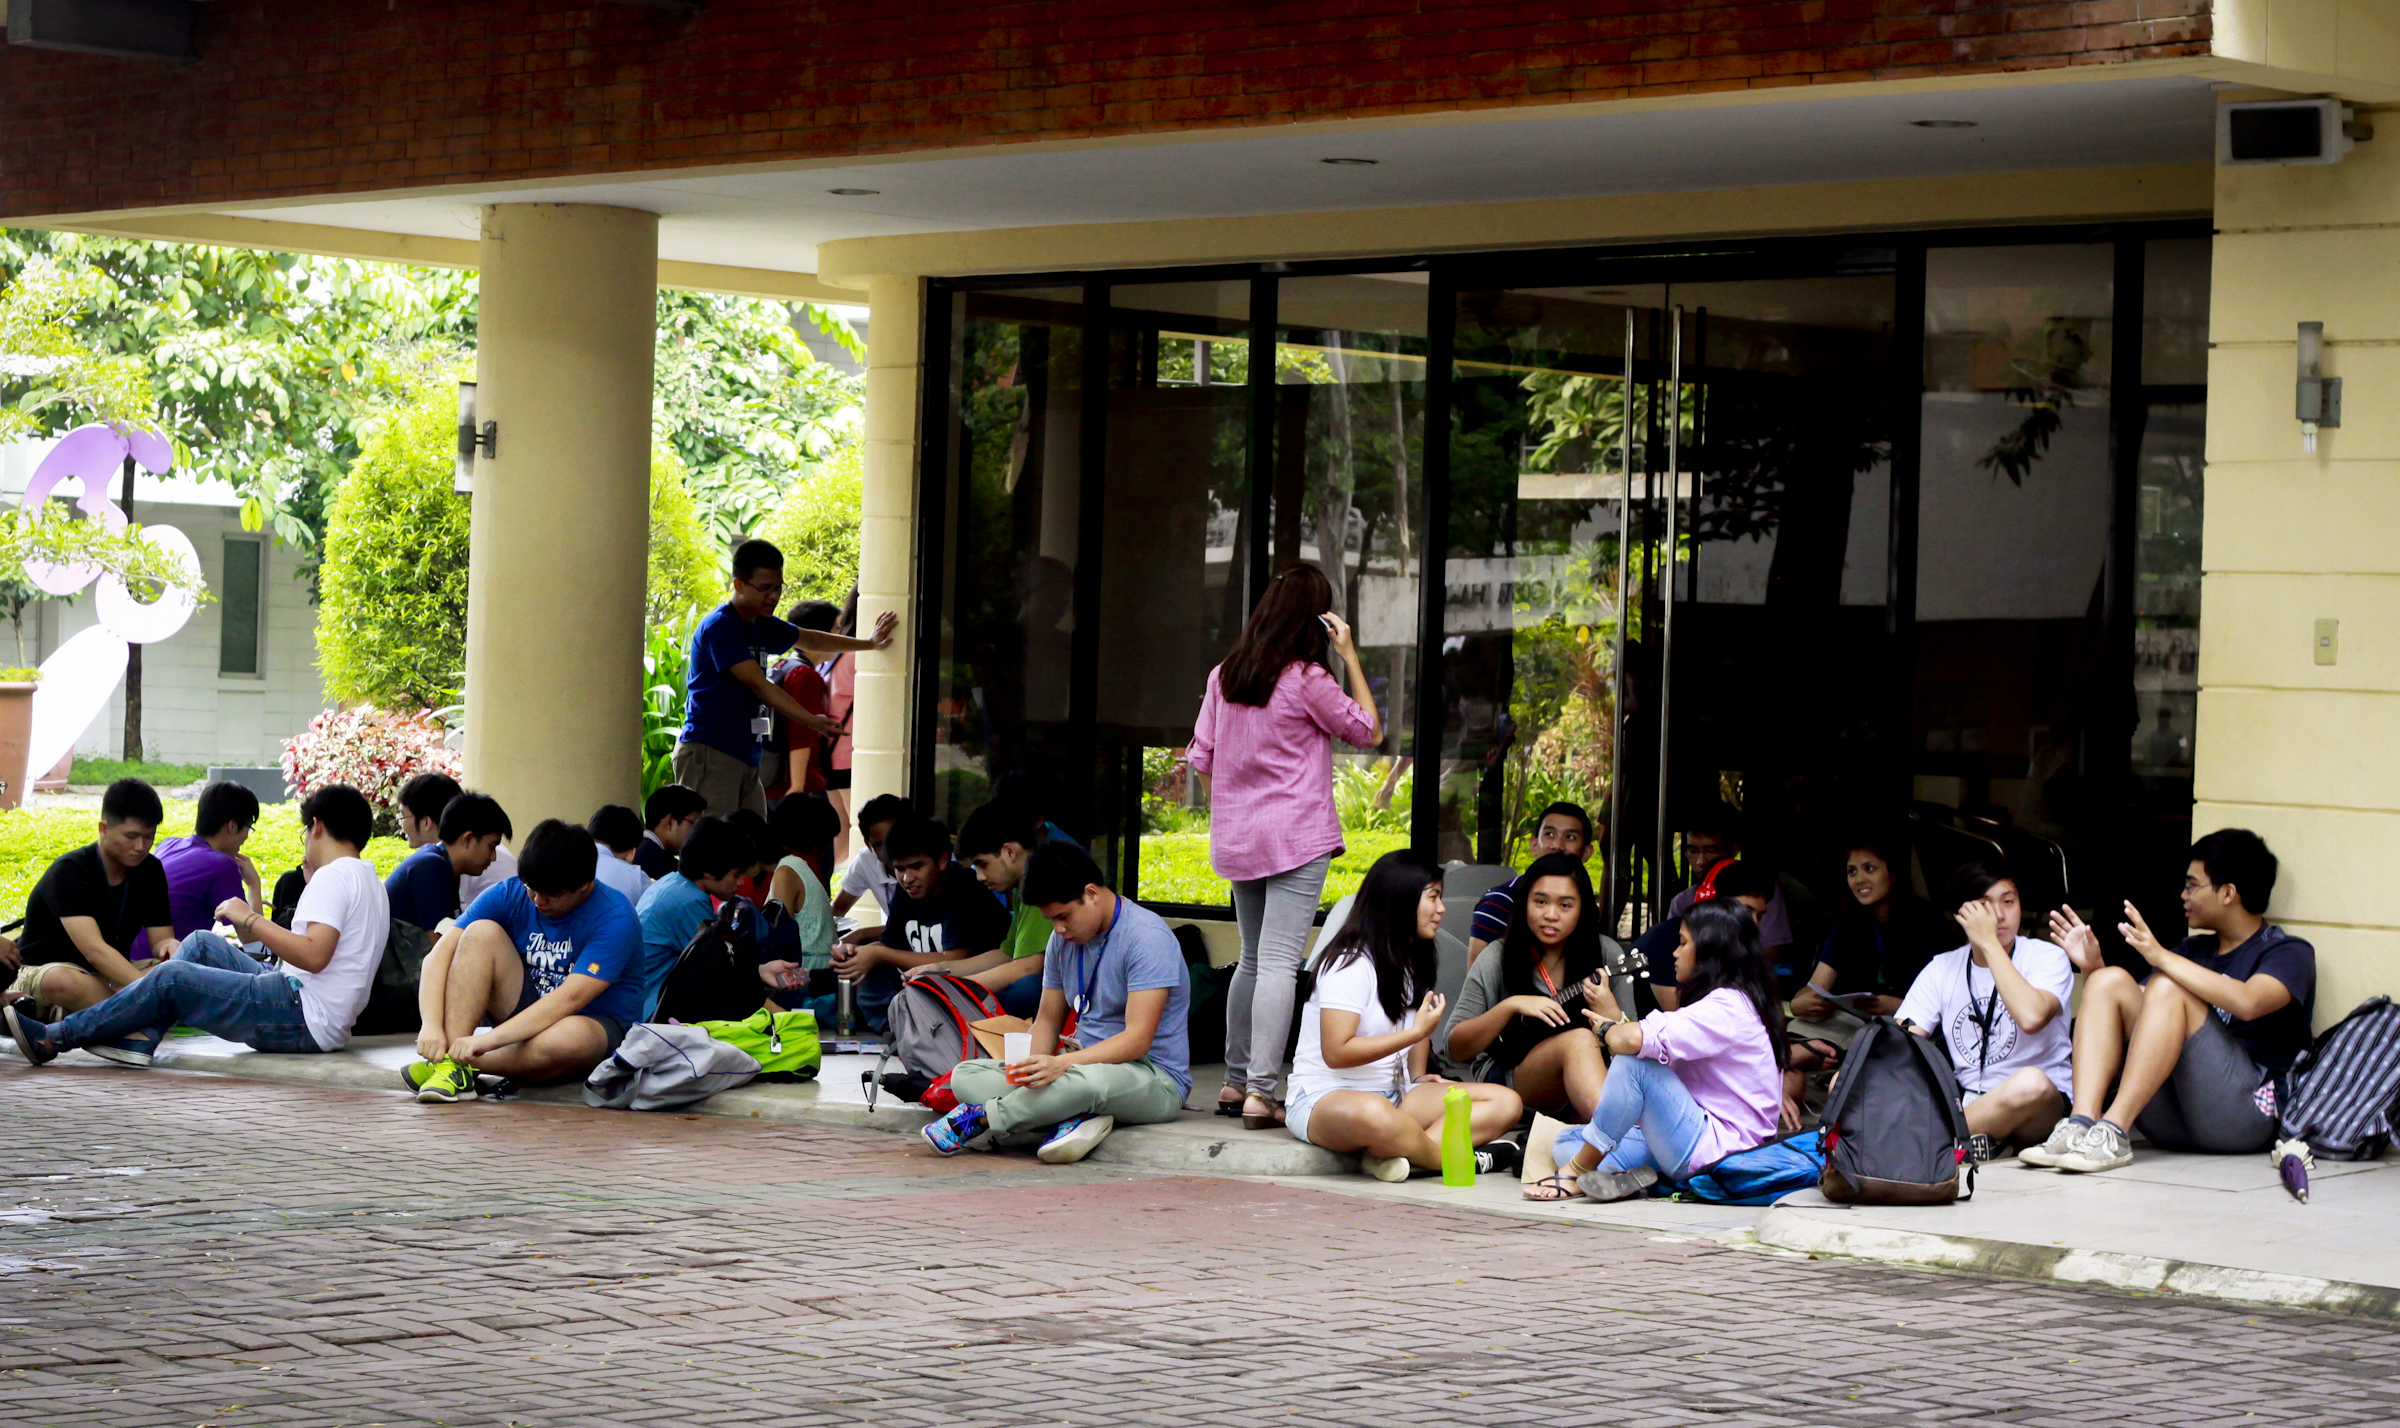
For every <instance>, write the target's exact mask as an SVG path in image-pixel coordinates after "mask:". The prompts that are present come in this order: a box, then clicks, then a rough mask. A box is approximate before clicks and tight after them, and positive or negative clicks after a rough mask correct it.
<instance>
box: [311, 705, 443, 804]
mask: <svg viewBox="0 0 2400 1428" xmlns="http://www.w3.org/2000/svg"><path fill="white" fill-rule="evenodd" d="M444 733H445V730H444V729H443V727H442V721H441V719H440V717H439V716H437V715H436V714H435V713H434V712H433V711H432V710H430V709H426V710H419V711H417V712H416V713H413V714H402V713H398V712H390V713H387V712H385V711H383V710H380V709H377V708H375V707H374V706H373V705H369V704H362V705H359V706H358V707H357V708H355V709H328V710H326V711H325V712H324V713H322V714H319V715H318V716H317V717H316V718H314V719H311V720H309V721H308V728H307V729H305V730H303V731H302V732H300V733H298V734H295V735H293V736H292V737H291V738H289V739H286V740H284V741H283V781H284V782H285V783H286V784H288V785H290V786H291V790H292V796H293V797H294V798H306V797H307V796H308V795H309V793H310V791H312V790H314V789H317V788H321V787H323V786H325V785H326V784H330V783H346V784H348V785H350V786H351V787H352V788H355V789H357V790H358V791H359V792H360V793H363V794H365V795H366V796H367V802H368V803H369V804H371V805H373V807H374V809H375V812H376V813H377V814H378V815H382V814H388V813H390V812H391V811H392V810H393V809H395V808H397V807H398V806H399V803H400V785H402V784H404V783H406V782H408V780H409V778H410V777H411V776H412V775H415V774H420V773H445V774H448V775H450V777H452V778H459V777H461V772H460V771H461V764H460V761H459V757H458V751H457V750H455V749H452V748H450V747H448V746H446V745H445V744H444V743H443V742H442V738H443V735H444Z"/></svg>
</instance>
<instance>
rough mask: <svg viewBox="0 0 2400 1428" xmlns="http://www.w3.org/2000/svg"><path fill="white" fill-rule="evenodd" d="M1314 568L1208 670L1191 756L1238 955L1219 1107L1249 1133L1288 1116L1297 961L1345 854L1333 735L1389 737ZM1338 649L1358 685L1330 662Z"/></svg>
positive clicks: (1254, 614) (1269, 604) (1228, 1001)
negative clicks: (1203, 787) (1286, 1083)
mask: <svg viewBox="0 0 2400 1428" xmlns="http://www.w3.org/2000/svg"><path fill="white" fill-rule="evenodd" d="M1332 610H1333V586H1332V585H1330V584H1329V583H1327V581H1326V579H1325V575H1324V572H1322V571H1320V570H1318V569H1317V568H1316V567H1315V566H1313V565H1295V566H1293V567H1292V568H1291V569H1289V570H1286V571H1284V572H1283V573H1282V574H1281V575H1278V576H1276V577H1275V578H1274V580H1272V581H1271V582H1269V583H1268V585H1267V593H1266V596H1265V598H1263V599H1261V600H1260V601H1259V602H1258V608H1257V609H1255V610H1253V611H1251V612H1250V622H1249V623H1248V624H1246V625H1244V626H1243V627H1242V635H1241V638H1240V639H1238V640H1236V641H1234V644H1233V649H1232V651H1231V652H1230V653H1228V654H1227V655H1226V656H1225V662H1224V663H1223V664H1220V665H1218V666H1217V667H1216V668H1215V669H1212V670H1210V671H1209V672H1208V693H1207V695H1206V696H1205V697H1204V698H1202V700H1201V701H1200V717H1199V718H1198V719H1196V720H1194V721H1193V724H1192V746H1191V749H1190V751H1189V753H1188V755H1187V758H1188V761H1189V763H1190V766H1191V769H1192V772H1194V773H1196V774H1198V775H1200V776H1201V778H1202V779H1204V780H1206V782H1207V786H1208V801H1209V861H1210V862H1211V863H1212V864H1214V865H1215V867H1216V870H1217V876H1219V877H1221V878H1224V879H1225V880H1226V881H1228V882H1230V883H1232V884H1233V913H1234V918H1235V920H1236V921H1238V922H1239V923H1240V924H1241V928H1242V961H1241V965H1240V966H1239V967H1237V968H1235V970H1234V974H1233V984H1232V986H1230V987H1228V988H1227V989H1226V994H1225V1089H1224V1092H1223V1093H1222V1094H1221V1095H1220V1096H1219V1097H1218V1100H1217V1113H1218V1114H1219V1115H1228V1116H1230V1115H1239V1116H1240V1117H1241V1118H1242V1124H1243V1125H1244V1126H1245V1127H1248V1128H1249V1129H1251V1130H1263V1129H1266V1128H1268V1127H1271V1126H1278V1125H1281V1124H1283V1120H1284V1116H1283V1107H1282V1104H1281V1102H1280V1100H1279V1098H1278V1096H1277V1094H1276V1093H1277V1091H1278V1090H1279V1089H1280V1088H1281V1085H1282V1079H1283V1056H1284V1052H1285V1050H1286V1047H1285V1045H1284V1043H1285V1040H1286V1038H1288V1037H1289V1036H1290V1034H1291V1024H1292V1000H1293V996H1294V994H1295V992H1296V991H1297V990H1298V987H1299V982H1300V956H1301V953H1302V952H1303V951H1304V950H1305V949H1306V947H1307V945H1308V930H1309V928H1310V926H1312V925H1313V924H1314V923H1315V921H1316V916H1317V901H1318V899H1319V897H1320V896H1322V895H1323V893H1324V891H1325V873H1326V870H1327V869H1328V868H1329V867H1331V866H1332V863H1333V859H1334V857H1335V856H1336V855H1337V854H1339V853H1340V852H1341V851H1342V826H1341V820H1340V819H1339V818H1337V817H1336V816H1335V814H1334V809H1333V741H1334V740H1335V739H1336V738H1338V739H1340V740H1341V741H1342V742H1343V743H1346V744H1349V745H1352V746H1353V747H1356V748H1361V749H1369V748H1373V747H1374V746H1375V745H1377V744H1379V743H1381V742H1383V725H1382V722H1381V721H1380V720H1378V719H1377V718H1376V716H1375V696H1374V694H1373V692H1372V691H1371V690H1370V689H1369V688H1368V686H1367V672H1366V670H1365V669H1363V668H1361V667H1360V665H1359V662H1358V650H1357V647H1356V646H1354V645H1353V644H1352V643H1351V642H1350V626H1349V625H1348V624H1346V623H1344V622H1343V620H1342V617H1341V616H1339V615H1336V614H1333V613H1332ZM1329 646H1330V647H1331V649H1332V650H1333V652H1334V653H1336V654H1338V655H1340V656H1341V657H1342V663H1343V664H1344V665H1345V666H1346V667H1347V669H1348V672H1349V677H1350V689H1349V692H1348V693H1347V694H1345V693H1343V691H1342V687H1341V686H1340V685H1338V684H1336V683H1334V682H1333V676H1332V675H1331V674H1330V673H1328V672H1327V671H1326V668H1325V663H1324V661H1325V652H1326V649H1327V648H1328V647H1329Z"/></svg>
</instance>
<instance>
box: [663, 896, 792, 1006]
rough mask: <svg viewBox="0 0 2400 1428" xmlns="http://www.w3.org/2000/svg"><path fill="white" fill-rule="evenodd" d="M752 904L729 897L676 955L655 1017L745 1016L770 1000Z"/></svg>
mask: <svg viewBox="0 0 2400 1428" xmlns="http://www.w3.org/2000/svg"><path fill="white" fill-rule="evenodd" d="M750 911H751V908H750V904H749V903H748V902H747V901H745V900H743V899H741V898H738V897H737V898H728V899H726V901H725V905H724V906H723V907H721V908H718V909H717V915H716V916H715V917H712V918H710V919H709V920H708V922H707V923H706V924H705V925H703V926H702V927H701V929H700V930H699V931H698V932H695V933H693V934H692V940H691V941H689V942H687V943H685V944H684V948H683V951H681V952H679V953H677V954H676V956H675V965H674V966H673V967H671V968H669V969H668V970H667V980H666V983H665V984H664V985H663V986H662V987H661V988H660V989H659V994H658V1010H657V1011H656V1012H655V1013H653V1014H652V1015H651V1017H650V1020H652V1021H680V1022H695V1021H741V1020H743V1019H744V1018H746V1017H748V1016H749V1015H750V1014H751V1013H753V1012H755V1011H757V1010H758V1009H759V1008H760V1007H763V1006H765V1005H766V1004H767V984H766V983H764V982H762V981H760V980H759V979H758V962H759V956H758V937H757V935H756V934H755V933H754V932H753V931H752V930H751V927H752V919H751V917H750V915H749V914H750Z"/></svg>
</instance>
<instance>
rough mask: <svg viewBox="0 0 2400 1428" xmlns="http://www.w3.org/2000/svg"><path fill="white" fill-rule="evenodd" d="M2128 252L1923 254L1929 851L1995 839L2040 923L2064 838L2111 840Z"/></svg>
mask: <svg viewBox="0 0 2400 1428" xmlns="http://www.w3.org/2000/svg"><path fill="white" fill-rule="evenodd" d="M2114 264H2115V248H2114V245H2112V244H2106V243H2091V244H2071V245H2070V244H2056V245H2035V246H2016V247H1990V248H1939V249H1935V250H1933V251H1932V252H1931V253H1930V254H1929V255H1928V256H1927V261H1926V283H1925V387H1926V392H1925V400H1924V415H1923V420H1924V441H1923V446H1922V452H1923V457H1922V460H1923V468H1922V473H1921V476H1920V484H1919V508H1918V544H1917V611H1916V616H1917V618H1916V629H1915V644H1916V699H1915V720H1914V723H1915V727H1914V745H1915V757H1914V762H1913V765H1912V773H1913V782H1914V787H1915V794H1916V798H1917V800H1918V808H1917V810H1916V811H1917V814H1918V821H1919V839H1918V849H1917V851H1918V856H1919V861H1920V864H1921V866H1922V869H1923V872H1924V874H1925V876H1926V877H1927V878H1929V879H1930V880H1931V881H1933V882H1934V883H1937V884H1938V883H1939V882H1941V881H1942V880H1943V879H1945V878H1946V877H1947V875H1948V873H1949V871H1950V870H1951V869H1952V868H1954V867H1955V866H1957V865H1958V864H1959V863H1960V862H1963V861H1965V860H1966V859H1968V858H1970V857H1973V856H1977V855H1979V854H1982V853H1987V852H1989V851H1991V850H1992V849H1993V847H1994V846H1995V845H1997V847H1998V848H1999V849H2001V850H2003V851H2005V852H2007V853H2008V854H2009V856H2010V861H2011V862H2012V863H2013V864H2018V865H2021V875H2020V879H2019V882H2020V886H2021V888H2022V890H2023V892H2024V894H2025V903H2026V909H2027V914H2028V918H2029V920H2030V919H2031V918H2033V917H2034V916H2036V915H2037V914H2039V913H2041V912H2043V911H2046V910H2047V908H2049V907H2050V906H2053V905H2055V903H2056V901H2057V899H2058V898H2059V897H2060V896H2061V895H2063V893H2064V891H2065V889H2064V888H2063V887H2062V886H2061V885H2060V884H2061V882H2062V880H2063V877H2064V874H2063V871H2061V870H2060V857H2061V853H2062V850H2063V855H2064V857H2065V859H2066V860H2068V861H2069V862H2082V861H2084V860H2085V859H2087V858H2091V857H2094V856H2101V855H2103V849H2102V847H2101V843H2102V841H2103V840H2104V839H2105V837H2106V833H2107V829H2106V828H2105V826H2104V818H2103V812H2102V809H2101V808H2100V807H2099V806H2098V799H2099V797H2100V796H2101V791H2102V790H2103V789H2104V788H2105V787H2106V785H2107V783H2108V782H2110V780H2109V779H2108V777H2107V775H2108V772H2109V770H2110V768H2111V767H2112V755H2111V754H2110V753H2109V752H2108V751H2106V750H2104V749H2103V747H2102V744H2103V742H2104V741H2105V740H2106V739H2107V738H2109V737H2110V736H2111V735H2112V734H2113V735H2115V736H2116V737H2118V738H2120V739H2121V738H2122V730H2123V727H2124V726H2123V724H2122V723H2121V722H2119V723H2117V724H2116V725H2115V727H2114V728H2113V729H2112V728H2111V727H2110V724H2111V721H2112V718H2113V719H2115V720H2121V719H2122V718H2123V713H2122V710H2123V709H2124V706H2125V702H2126V699H2125V694H2126V691H2125V689H2124V686H2123V681H2122V679H2121V678H2119V679H2115V680H2112V679H2110V678H2109V677H2108V676H2109V673H2110V669H2109V666H2110V652H2109V649H2108V640H2107V631H2106V619H2105V617H2106V605H2107V595H2106V590H2105V586H2104V577H2105V575H2106V572H2107V565H2108V558H2109V538H2110V530H2111V524H2112V503H2113V500H2114V494H2115V489H2116V483H2115V473H2114V471H2113V469H2112V458H2113V445H2112V436H2111V431H2110V396H2111V394H2110V391H2109V380H2110V362H2111V357H2112V348H2113V345H2114V341H2115V338H2116V335H2117V334H2116V332H2115V330H2114V328H2115V323H2114V307H2113V304H2114V297H2115V294H2114V278H2113V273H2114ZM2036 869H2038V870H2040V875H2039V876H2036V875H2035V872H2034V871H2033V870H2036ZM2036 925H2038V924H2036Z"/></svg>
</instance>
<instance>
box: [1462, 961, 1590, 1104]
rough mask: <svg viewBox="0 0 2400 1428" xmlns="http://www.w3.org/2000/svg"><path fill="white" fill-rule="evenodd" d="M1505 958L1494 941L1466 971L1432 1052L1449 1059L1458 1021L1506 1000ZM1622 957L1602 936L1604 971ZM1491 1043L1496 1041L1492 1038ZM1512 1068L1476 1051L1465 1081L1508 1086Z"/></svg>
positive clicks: (1470, 1018) (1579, 1022)
mask: <svg viewBox="0 0 2400 1428" xmlns="http://www.w3.org/2000/svg"><path fill="white" fill-rule="evenodd" d="M1507 955H1508V948H1507V946H1506V944H1505V943H1500V942H1494V943H1492V944H1490V945H1489V946H1487V947H1485V948H1484V949H1483V955H1482V956H1480V957H1478V958H1476V959H1475V964H1474V965H1473V966H1471V967H1469V968H1467V980H1466V982H1465V984H1464V985H1462V986H1460V987H1459V989H1458V1000H1457V1001H1456V1002H1453V1003H1452V1004H1451V1006H1450V1014H1449V1015H1448V1016H1446V1017H1444V1018H1442V1029H1441V1030H1440V1031H1438V1032H1436V1033H1435V1034H1434V1038H1433V1049H1434V1050H1435V1051H1436V1052H1438V1053H1440V1054H1441V1055H1442V1056H1443V1057H1445V1058H1449V1057H1450V1033H1451V1032H1453V1031H1456V1030H1457V1029H1458V1026H1459V1024H1460V1023H1461V1022H1469V1021H1473V1020H1474V1019H1475V1018H1477V1017H1479V1016H1481V1015H1483V1014H1484V1013H1485V1012H1488V1011H1490V1010H1491V1009H1492V1008H1493V1007H1496V1006H1498V1005H1499V1004H1500V1003H1502V1002H1504V1001H1507V1000H1508V990H1507V988H1506V987H1505V986H1503V985H1502V983H1501V980H1500V963H1501V961H1502V960H1503V959H1504V958H1505V957H1506V956H1507ZM1622 955H1623V949H1622V948H1620V947H1619V946H1618V945H1617V940H1616V939H1615V938H1613V937H1603V938H1601V939H1600V956H1601V963H1602V966H1603V967H1604V968H1605V966H1606V965H1607V964H1608V963H1610V962H1613V961H1615V960H1616V959H1617V958H1618V957H1620V956H1622ZM1537 985H1538V979H1537ZM1573 987H1574V984H1573V983H1571V982H1570V983H1569V984H1567V986H1565V987H1561V988H1560V989H1559V990H1560V991H1561V992H1565V991H1570V990H1572V989H1573ZM1574 1024H1575V1025H1577V1026H1581V1025H1582V1024H1583V1019H1582V1018H1581V1017H1580V1016H1578V1017H1577V1018H1576V1019H1575V1022H1574ZM1493 1040H1494V1041H1497V1040H1499V1038H1498V1037H1494V1038H1493ZM1514 1069H1515V1068H1513V1067H1507V1066H1498V1065H1495V1064H1493V1062H1492V1054H1491V1051H1490V1049H1489V1048H1486V1049H1485V1050H1483V1051H1479V1052H1477V1053H1476V1055H1475V1059H1474V1060H1473V1061H1472V1062H1470V1063H1468V1066H1467V1079H1468V1080H1470V1081H1491V1082H1495V1083H1497V1084H1499V1085H1502V1086H1505V1085H1507V1084H1509V1078H1510V1074H1511V1073H1512V1071H1513V1070H1514Z"/></svg>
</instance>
